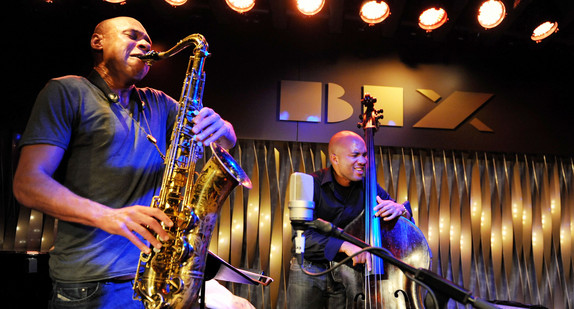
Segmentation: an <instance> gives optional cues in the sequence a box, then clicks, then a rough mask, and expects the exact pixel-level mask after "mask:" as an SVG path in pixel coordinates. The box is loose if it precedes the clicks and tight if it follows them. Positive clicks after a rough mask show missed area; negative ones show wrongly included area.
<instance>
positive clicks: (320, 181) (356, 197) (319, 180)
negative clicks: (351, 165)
mask: <svg viewBox="0 0 574 309" xmlns="http://www.w3.org/2000/svg"><path fill="white" fill-rule="evenodd" d="M311 176H313V185H314V190H313V201H314V202H315V211H314V214H313V217H314V218H313V219H317V218H321V219H323V220H326V221H329V222H331V223H332V224H334V225H335V226H337V227H340V228H342V229H345V228H346V227H347V226H348V225H349V223H351V222H352V221H353V220H355V219H357V218H358V217H359V216H360V215H361V214H362V213H363V211H364V208H365V199H364V187H363V181H356V182H352V183H351V185H350V186H348V187H343V186H341V185H339V184H338V183H337V182H336V181H335V180H334V178H333V168H332V167H328V168H325V169H322V170H319V171H316V172H314V173H312V174H311ZM377 195H378V196H379V197H381V198H382V199H383V200H392V199H391V197H390V195H389V194H388V193H387V192H386V191H385V190H383V188H381V187H380V186H379V185H378V184H377ZM409 211H410V209H409ZM361 217H363V216H361ZM362 225H364V223H363V224H362ZM304 235H305V253H304V258H305V259H306V260H309V261H313V262H327V261H334V260H339V257H337V253H338V252H339V248H340V247H341V244H342V243H343V242H344V241H343V240H342V239H339V238H336V237H332V236H325V235H323V234H320V233H318V232H316V231H315V230H313V229H307V230H306V231H305V233H304ZM354 236H356V237H360V238H364V236H361V235H354ZM345 256H346V255H345Z"/></svg>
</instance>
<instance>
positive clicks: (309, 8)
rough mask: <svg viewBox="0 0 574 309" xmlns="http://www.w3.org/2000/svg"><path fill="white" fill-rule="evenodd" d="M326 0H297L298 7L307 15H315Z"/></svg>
mask: <svg viewBox="0 0 574 309" xmlns="http://www.w3.org/2000/svg"><path fill="white" fill-rule="evenodd" d="M323 5H325V0H297V9H298V10H299V12H301V13H303V14H305V15H315V14H317V13H319V12H320V11H321V9H323Z"/></svg>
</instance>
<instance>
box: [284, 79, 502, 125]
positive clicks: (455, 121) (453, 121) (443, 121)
mask: <svg viewBox="0 0 574 309" xmlns="http://www.w3.org/2000/svg"><path fill="white" fill-rule="evenodd" d="M362 87H363V93H369V94H370V95H371V96H372V97H374V98H376V99H377V103H375V108H376V109H383V111H384V116H385V117H384V118H383V119H382V120H381V122H380V124H381V125H384V126H395V127H402V126H404V115H403V112H404V108H403V107H404V100H403V88H400V87H387V86H375V85H363V86H362ZM280 91H281V95H280V102H279V108H280V111H279V120H283V121H305V122H322V121H323V115H322V113H321V110H322V103H323V93H325V103H326V110H327V113H326V117H327V119H326V122H327V123H333V122H340V121H344V120H347V119H349V118H350V117H351V116H353V114H354V113H355V111H354V110H353V106H352V105H351V104H350V103H349V102H347V101H345V100H343V99H342V97H343V95H344V94H345V89H343V87H341V86H340V85H337V84H334V83H327V84H323V83H321V82H306V81H285V80H284V81H281V89H280ZM417 92H418V93H419V94H421V95H422V96H424V97H425V98H427V99H429V100H431V101H432V102H434V103H437V106H436V107H435V108H433V109H432V110H431V111H430V112H428V113H427V114H426V115H424V116H423V117H422V118H421V119H419V120H418V121H417V122H416V123H415V124H414V125H413V127H415V128H433V129H450V130H454V129H455V128H457V127H458V126H459V125H460V124H462V123H463V122H465V121H467V120H468V119H469V118H471V115H472V114H473V113H474V112H476V111H477V110H478V109H479V108H480V107H481V106H483V105H484V104H485V103H486V102H487V101H488V100H490V99H491V98H492V97H493V94H491V93H481V92H466V91H455V92H453V93H451V94H450V95H449V96H448V97H446V98H445V99H443V98H442V97H441V96H440V95H439V94H438V93H436V92H435V91H434V90H432V89H417ZM468 122H469V124H470V125H472V126H474V127H475V128H476V129H477V130H479V131H482V132H492V129H490V128H489V127H488V126H487V125H486V124H484V123H483V122H482V121H480V120H479V119H478V118H476V117H474V118H472V119H470V120H469V121H468Z"/></svg>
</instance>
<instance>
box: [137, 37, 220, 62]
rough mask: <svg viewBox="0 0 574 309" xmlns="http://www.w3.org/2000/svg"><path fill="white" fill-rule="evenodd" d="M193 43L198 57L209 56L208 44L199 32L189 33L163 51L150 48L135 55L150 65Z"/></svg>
mask: <svg viewBox="0 0 574 309" xmlns="http://www.w3.org/2000/svg"><path fill="white" fill-rule="evenodd" d="M191 45H194V46H195V49H194V55H195V56H200V57H207V56H209V51H208V49H209V44H207V41H206V40H205V37H204V36H203V35H201V34H199V33H195V34H191V35H188V36H186V37H185V38H183V39H182V40H180V41H179V42H177V44H175V45H174V46H173V47H172V48H170V49H168V50H166V51H163V52H157V51H155V50H151V51H149V52H147V53H146V54H145V55H141V56H137V57H138V58H140V59H141V60H144V61H146V62H148V63H149V64H150V65H151V64H153V63H154V62H157V61H160V60H163V59H166V58H169V57H171V56H173V55H175V54H177V53H179V52H180V51H182V50H184V49H186V48H188V47H189V46H191Z"/></svg>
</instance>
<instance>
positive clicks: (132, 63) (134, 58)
mask: <svg viewBox="0 0 574 309" xmlns="http://www.w3.org/2000/svg"><path fill="white" fill-rule="evenodd" d="M91 47H92V51H93V52H94V68H95V69H96V71H98V73H100V76H102V77H103V78H104V80H105V81H106V82H107V83H108V85H109V86H110V87H111V88H112V89H118V90H119V89H126V88H129V87H130V86H131V85H133V84H134V83H136V82H138V81H140V80H141V79H143V78H144V76H145V75H146V74H147V72H148V71H149V65H147V64H146V63H145V62H143V61H142V60H141V59H139V58H138V56H141V55H143V54H145V53H146V52H148V51H150V50H151V40H150V38H149V36H148V34H147V31H146V29H145V28H144V27H143V25H142V24H141V23H140V22H139V21H138V20H136V19H134V18H131V17H125V16H121V17H115V18H110V19H106V20H104V21H102V22H100V23H99V24H98V25H97V26H96V28H95V29H94V34H92V39H91Z"/></svg>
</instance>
